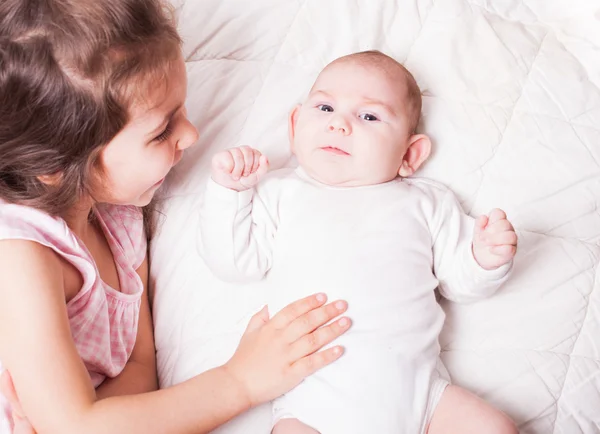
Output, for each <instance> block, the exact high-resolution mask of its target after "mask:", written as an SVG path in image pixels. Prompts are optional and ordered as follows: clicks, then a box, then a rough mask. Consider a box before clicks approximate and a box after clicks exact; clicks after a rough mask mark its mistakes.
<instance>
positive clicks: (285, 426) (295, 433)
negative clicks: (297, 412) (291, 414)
mask: <svg viewBox="0 0 600 434" xmlns="http://www.w3.org/2000/svg"><path fill="white" fill-rule="evenodd" d="M271 434H319V431H317V430H315V429H313V428H311V427H309V426H308V425H305V424H303V423H302V422H300V421H299V420H298V419H281V420H280V421H279V422H277V423H276V424H275V426H274V427H273V431H271Z"/></svg>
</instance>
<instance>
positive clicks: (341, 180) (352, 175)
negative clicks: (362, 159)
mask: <svg viewBox="0 0 600 434" xmlns="http://www.w3.org/2000/svg"><path fill="white" fill-rule="evenodd" d="M302 168H303V169H304V171H305V172H306V173H307V175H308V176H310V177H311V178H312V179H314V180H315V181H317V182H320V183H321V184H325V185H329V186H331V187H340V188H343V187H364V186H367V185H375V184H380V183H381V181H378V180H375V179H374V177H372V176H368V174H364V175H363V174H359V173H356V172H355V171H352V170H350V168H348V167H343V166H341V165H330V164H311V165H307V164H305V165H302Z"/></svg>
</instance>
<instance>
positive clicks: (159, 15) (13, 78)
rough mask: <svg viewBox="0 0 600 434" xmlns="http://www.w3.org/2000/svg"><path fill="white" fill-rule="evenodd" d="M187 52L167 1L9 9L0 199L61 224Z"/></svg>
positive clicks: (8, 0) (1, 42)
mask: <svg viewBox="0 0 600 434" xmlns="http://www.w3.org/2000/svg"><path fill="white" fill-rule="evenodd" d="M180 46H181V40H180V38H179V36H178V34H177V31H176V28H175V23H174V17H173V13H172V10H171V9H169V8H168V7H167V6H166V5H165V4H164V3H163V2H162V1H161V0H2V1H0V198H2V199H3V200H5V201H7V202H10V203H17V204H22V205H28V206H32V207H35V208H37V209H40V210H43V211H45V212H47V213H49V214H51V215H60V214H62V213H65V212H67V211H68V210H69V209H71V208H72V207H73V206H74V205H75V204H76V203H77V201H78V200H79V199H80V198H81V197H83V196H85V195H92V184H93V183H92V182H91V181H92V180H93V179H95V178H97V176H96V175H95V174H101V171H102V168H101V167H99V166H100V165H99V159H98V156H99V154H100V151H101V150H102V148H103V147H104V146H105V145H106V144H107V143H108V142H110V141H111V139H113V137H115V135H116V134H117V133H118V132H119V131H120V130H121V129H122V128H123V127H124V126H125V124H126V123H127V122H128V121H129V113H130V108H131V106H132V104H133V103H134V102H138V101H140V99H141V98H143V95H144V94H145V93H146V92H147V91H149V90H150V88H151V87H154V86H156V83H157V82H162V83H164V82H165V81H164V79H165V77H166V75H167V73H168V71H169V68H170V67H171V65H172V64H173V62H174V60H175V59H177V56H178V55H179V54H178V53H180ZM53 175H54V176H53ZM40 178H42V179H46V180H47V179H54V182H42V181H40ZM147 216H149V213H145V217H147ZM149 226H150V225H149ZM149 226H147V228H149Z"/></svg>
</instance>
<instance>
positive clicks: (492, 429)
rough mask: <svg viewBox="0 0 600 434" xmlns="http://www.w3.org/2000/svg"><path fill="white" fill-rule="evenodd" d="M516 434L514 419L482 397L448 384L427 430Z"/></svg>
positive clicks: (434, 433)
mask: <svg viewBox="0 0 600 434" xmlns="http://www.w3.org/2000/svg"><path fill="white" fill-rule="evenodd" d="M455 433H461V434H481V433H486V434H519V430H517V427H516V426H515V424H514V422H513V421H512V420H511V419H510V418H509V417H508V416H507V415H505V414H504V413H502V412H501V411H500V410H497V409H495V408H494V407H492V406H491V405H489V404H488V403H487V402H485V401H484V400H482V399H481V398H479V397H477V396H475V395H474V394H472V393H470V392H467V391H466V390H464V389H461V388H460V387H458V386H453V385H449V386H448V387H447V388H446V390H445V391H444V393H443V395H442V397H441V399H440V402H439V404H438V405H437V408H436V409H435V411H434V413H433V416H432V418H431V423H430V424H429V428H428V430H427V434H455Z"/></svg>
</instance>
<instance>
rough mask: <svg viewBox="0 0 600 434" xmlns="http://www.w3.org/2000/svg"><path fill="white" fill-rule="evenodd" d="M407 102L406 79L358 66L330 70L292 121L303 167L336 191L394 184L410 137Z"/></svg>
mask: <svg viewBox="0 0 600 434" xmlns="http://www.w3.org/2000/svg"><path fill="white" fill-rule="evenodd" d="M405 101H406V84H405V81H404V78H403V77H391V76H390V75H389V74H388V73H386V72H384V71H382V70H380V69H378V68H376V67H373V66H365V65H362V64H360V63H357V62H352V61H346V62H340V63H338V64H332V65H330V66H329V67H327V68H326V69H325V70H324V71H323V72H321V74H320V75H319V77H318V78H317V81H316V82H315V84H314V86H313V88H312V90H311V92H310V94H309V96H308V98H307V100H306V102H305V103H304V104H303V105H302V106H300V107H299V108H298V109H297V110H296V111H295V112H294V113H293V114H292V117H291V120H290V139H291V145H292V150H293V152H294V154H295V155H296V157H297V159H298V163H299V164H300V165H301V166H302V167H303V168H304V170H305V171H306V172H307V173H308V174H309V175H310V176H311V177H313V178H314V179H316V180H317V181H319V182H322V183H325V184H329V185H334V186H343V187H355V186H361V185H372V184H379V183H382V182H387V181H390V180H392V179H394V178H395V177H396V176H397V175H398V170H399V168H400V165H401V163H402V159H403V157H404V154H405V153H406V150H407V147H408V143H409V136H410V131H409V124H408V116H407V105H406V104H405Z"/></svg>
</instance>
